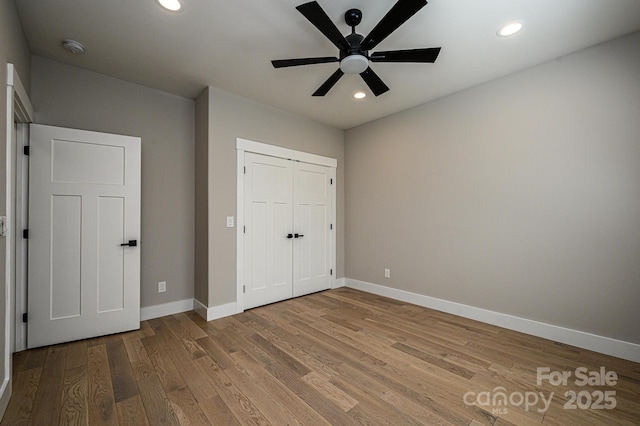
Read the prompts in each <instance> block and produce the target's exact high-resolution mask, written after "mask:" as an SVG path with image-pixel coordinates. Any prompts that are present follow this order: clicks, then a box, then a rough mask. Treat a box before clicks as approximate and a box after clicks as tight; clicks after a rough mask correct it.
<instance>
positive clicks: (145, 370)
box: [2, 288, 640, 426]
mask: <svg viewBox="0 0 640 426" xmlns="http://www.w3.org/2000/svg"><path fill="white" fill-rule="evenodd" d="M538 367H548V368H549V372H550V373H552V372H559V373H557V374H555V373H554V374H551V379H552V380H551V381H550V380H547V379H545V380H543V381H542V383H541V384H540V385H538V384H537V369H538ZM580 367H584V368H585V369H586V371H585V372H584V373H586V374H587V375H589V376H595V375H596V372H597V373H598V375H599V373H600V372H601V367H602V368H604V369H605V370H606V371H613V372H615V373H616V374H617V380H616V381H615V384H613V383H612V382H611V380H613V379H612V377H611V374H609V380H610V381H609V384H608V385H604V386H598V385H595V384H594V385H585V386H580V384H581V377H582V375H584V374H582V375H581V374H580V373H581V372H582V370H579V371H578V372H577V374H578V375H576V369H577V368H580ZM13 368H14V375H13V380H14V381H13V396H12V398H11V401H10V403H9V406H8V408H7V411H6V413H5V416H4V418H3V420H2V425H17V424H35V425H47V424H61V425H71V424H80V425H84V424H91V425H101V424H113V425H115V424H121V425H124V424H127V425H145V424H148V425H160V424H184V425H187V424H196V425H198V424H201V425H206V424H214V425H224V426H226V425H237V424H251V425H259V424H265V425H266V424H272V425H286V424H291V425H359V424H364V425H393V426H398V425H417V424H427V425H484V424H495V425H509V424H517V425H520V424H540V423H543V424H551V425H589V424H593V425H609V424H640V364H637V363H633V362H629V361H624V360H621V359H618V358H613V357H609V356H606V355H601V354H598V353H594V352H590V351H587V350H583V349H578V348H575V347H571V346H567V345H563V344H559V343H555V342H552V341H549V340H544V339H540V338H536V337H532V336H528V335H524V334H521V333H517V332H513V331H509V330H505V329H501V328H498V327H494V326H490V325H487V324H483V323H479V322H475V321H471V320H467V319H463V318H460V317H456V316H453V315H449V314H444V313H441V312H437V311H433V310H430V309H425V308H422V307H418V306H414V305H410V304H406V303H402V302H397V301H394V300H391V299H386V298H383V297H378V296H375V295H371V294H367V293H363V292H360V291H356V290H352V289H347V288H341V289H336V290H330V291H326V292H322V293H317V294H313V295H309V296H305V297H302V298H298V299H293V300H288V301H285V302H280V303H277V304H273V305H269V306H265V307H262V308H256V309H253V310H250V311H246V312H244V313H242V314H238V315H234V316H232V317H227V318H223V319H220V320H216V321H212V322H209V323H207V322H205V321H204V320H202V319H201V318H200V317H199V316H198V315H197V314H195V313H194V312H188V313H184V314H178V315H172V316H168V317H164V318H159V319H154V320H150V321H145V322H143V323H142V328H141V329H140V330H138V331H135V332H130V333H123V334H118V335H113V336H106V337H101V338H96V339H90V340H84V341H79V342H73V343H69V344H63V345H56V346H51V347H46V348H40V349H33V350H29V351H24V352H20V353H17V354H15V355H14V360H13ZM562 372H571V376H570V377H568V380H567V381H566V382H567V383H566V384H562V383H558V385H557V386H554V385H553V384H552V382H553V380H555V379H557V378H558V377H560V374H561V373H562ZM593 380H595V378H594V379H593ZM556 383H557V382H556ZM567 392H569V393H567ZM570 392H575V395H576V396H575V398H572V394H571V393H570ZM605 392H608V393H606V395H607V396H606V398H605V397H604V395H605ZM611 392H614V393H611ZM565 393H567V394H566V395H568V396H565ZM501 396H502V398H501ZM534 397H535V398H537V400H536V399H535V398H534ZM505 398H506V399H505ZM542 398H544V401H549V400H550V403H549V405H548V409H546V410H545V402H543V400H542ZM572 399H573V400H574V401H573V403H572ZM526 401H529V403H530V406H529V407H527V406H526ZM534 401H537V404H533V403H534ZM501 403H502V405H501ZM567 403H569V404H570V405H571V406H575V407H576V408H575V409H567V408H565V404H567ZM594 403H597V404H596V405H595V406H592V404H594ZM614 403H615V408H613V409H607V408H605V407H610V406H612V405H613V404H614ZM581 407H582V408H581ZM587 407H593V408H587ZM596 407H601V408H600V409H597V408H596Z"/></svg>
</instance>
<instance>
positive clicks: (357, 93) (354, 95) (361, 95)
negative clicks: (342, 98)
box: [353, 92, 367, 99]
mask: <svg viewBox="0 0 640 426" xmlns="http://www.w3.org/2000/svg"><path fill="white" fill-rule="evenodd" d="M365 96H367V94H366V93H364V92H356V93H354V94H353V97H354V98H356V99H362V98H364V97H365Z"/></svg>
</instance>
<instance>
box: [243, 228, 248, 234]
mask: <svg viewBox="0 0 640 426" xmlns="http://www.w3.org/2000/svg"><path fill="white" fill-rule="evenodd" d="M242 233H243V234H246V233H247V227H246V226H243V227H242Z"/></svg>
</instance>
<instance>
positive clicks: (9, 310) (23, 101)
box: [0, 64, 33, 418]
mask: <svg viewBox="0 0 640 426" xmlns="http://www.w3.org/2000/svg"><path fill="white" fill-rule="evenodd" d="M6 94H7V95H6V96H7V98H6V105H7V116H6V124H7V127H6V135H5V142H6V150H7V157H6V166H7V167H6V177H7V184H6V193H7V195H6V215H7V236H6V240H5V244H6V263H5V277H4V280H5V293H4V304H5V318H4V333H5V342H4V354H3V355H4V365H2V366H0V367H1V369H2V377H0V380H2V384H1V385H0V418H2V415H4V412H5V410H6V408H7V404H8V403H9V398H11V353H12V348H14V346H15V345H14V340H13V337H14V328H15V321H14V312H13V311H14V307H15V302H16V300H15V299H14V296H13V293H14V292H15V291H16V289H15V288H14V287H15V285H16V282H15V279H14V270H15V267H16V265H14V260H15V254H16V248H15V243H12V240H14V239H15V232H14V226H15V224H14V220H15V218H14V217H13V205H14V200H15V198H16V195H15V193H14V185H15V184H16V182H15V180H16V179H19V176H17V177H14V166H13V164H14V158H15V157H16V153H15V150H16V147H15V146H14V143H13V141H14V134H13V132H14V125H13V123H14V122H16V123H29V122H32V121H33V107H32V106H31V101H30V100H29V96H27V91H26V90H25V89H24V85H23V84H22V80H20V76H19V75H18V72H17V71H16V69H15V67H14V66H13V64H7V91H6ZM16 140H17V139H16Z"/></svg>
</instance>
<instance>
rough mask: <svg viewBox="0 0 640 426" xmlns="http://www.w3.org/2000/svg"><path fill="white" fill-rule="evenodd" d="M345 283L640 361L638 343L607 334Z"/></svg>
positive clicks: (362, 282) (407, 293) (401, 292)
mask: <svg viewBox="0 0 640 426" xmlns="http://www.w3.org/2000/svg"><path fill="white" fill-rule="evenodd" d="M346 286H347V287H350V288H354V289H357V290H362V291H366V292H368V293H373V294H377V295H379V296H385V297H389V298H392V299H396V300H400V301H403V302H408V303H412V304H414V305H419V306H424V307H426V308H431V309H435V310H437V311H442V312H446V313H449V314H453V315H458V316H460V317H464V318H469V319H473V320H476V321H480V322H484V323H487V324H491V325H496V326H498V327H503V328H507V329H509V330H514V331H519V332H522V333H526V334H531V335H533V336H537V337H542V338H545V339H549V340H553V341H556V342H560V343H565V344H567V345H572V346H577V347H579V348H583V349H589V350H591V351H595V352H600V353H603V354H606V355H611V356H615V357H618V358H622V359H626V360H629V361H633V362H640V345H638V344H636V343H631V342H625V341H622V340H616V339H611V338H609V337H604V336H598V335H595V334H591V333H586V332H584V331H579V330H573V329H570V328H565V327H560V326H557V325H553V324H546V323H543V322H538V321H534V320H530V319H527V318H521V317H516V316H513V315H508V314H503V313H500V312H494V311H489V310H486V309H481V308H476V307H474V306H469V305H463V304H461V303H456V302H450V301H448V300H443V299H437V298H435V297H430V296H425V295H422V294H417V293H411V292H408V291H404V290H398V289H395V288H391V287H384V286H381V285H378V284H372V283H368V282H364V281H358V280H353V279H350V278H347V279H346Z"/></svg>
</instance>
